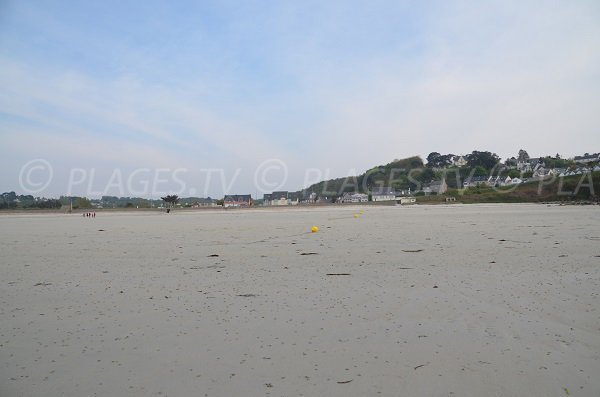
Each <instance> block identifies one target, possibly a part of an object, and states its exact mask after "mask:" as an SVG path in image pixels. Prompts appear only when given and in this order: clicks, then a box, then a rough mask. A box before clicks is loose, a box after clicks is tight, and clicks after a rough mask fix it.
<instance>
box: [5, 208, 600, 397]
mask: <svg viewBox="0 0 600 397" xmlns="http://www.w3.org/2000/svg"><path fill="white" fill-rule="evenodd" d="M359 211H361V207H343V208H339V207H335V208H334V207H331V208H315V209H300V208H297V209H293V210H292V209H290V210H260V211H254V210H244V211H198V212H190V211H186V212H178V211H174V212H173V213H171V214H169V215H166V214H164V213H148V212H143V213H134V212H127V213H110V214H103V213H99V214H98V215H97V217H96V218H95V219H86V218H83V217H81V216H80V215H75V214H73V215H51V214H36V215H14V216H13V215H6V216H2V217H0V252H1V262H0V270H1V274H2V278H1V281H0V368H1V370H0V395H1V396H192V395H193V396H265V395H272V396H325V395H328V396H376V395H381V396H400V395H402V396H474V397H475V396H476V397H481V396H544V397H546V396H565V395H572V396H595V397H597V396H599V395H600V377H599V376H598V375H599V374H600V301H599V294H600V208H599V207H597V206H594V207H592V206H590V207H574V206H570V207H559V206H546V205H529V204H526V205H471V206H465V205H451V206H415V207H368V208H364V213H362V214H360V215H359V216H358V218H355V217H354V216H353V215H354V214H356V213H358V212H359ZM312 225H317V226H318V227H319V228H320V231H319V232H318V233H314V234H311V233H310V227H311V226H312ZM328 274H329V275H328Z"/></svg>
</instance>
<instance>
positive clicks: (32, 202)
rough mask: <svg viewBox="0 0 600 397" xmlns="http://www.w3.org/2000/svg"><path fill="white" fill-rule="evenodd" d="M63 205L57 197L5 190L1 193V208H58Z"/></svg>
mask: <svg viewBox="0 0 600 397" xmlns="http://www.w3.org/2000/svg"><path fill="white" fill-rule="evenodd" d="M61 206H62V203H61V202H60V200H56V199H47V198H42V197H34V196H32V195H17V194H16V193H15V192H5V193H2V194H1V195H0V209H27V208H41V209H58V208H60V207H61Z"/></svg>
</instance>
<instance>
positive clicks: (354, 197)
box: [339, 193, 369, 203]
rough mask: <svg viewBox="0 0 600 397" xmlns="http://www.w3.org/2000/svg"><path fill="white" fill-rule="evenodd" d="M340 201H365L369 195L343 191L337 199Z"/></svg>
mask: <svg viewBox="0 0 600 397" xmlns="http://www.w3.org/2000/svg"><path fill="white" fill-rule="evenodd" d="M339 201H340V202H341V203H366V202H368V201H369V196H368V195H366V194H364V193H344V194H343V195H342V197H341V198H340V199H339Z"/></svg>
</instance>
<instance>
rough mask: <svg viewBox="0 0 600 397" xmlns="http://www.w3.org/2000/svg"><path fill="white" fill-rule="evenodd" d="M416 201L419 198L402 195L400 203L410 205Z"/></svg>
mask: <svg viewBox="0 0 600 397" xmlns="http://www.w3.org/2000/svg"><path fill="white" fill-rule="evenodd" d="M416 202H417V199H416V198H415V197H412V196H408V197H400V204H401V205H409V204H414V203H416Z"/></svg>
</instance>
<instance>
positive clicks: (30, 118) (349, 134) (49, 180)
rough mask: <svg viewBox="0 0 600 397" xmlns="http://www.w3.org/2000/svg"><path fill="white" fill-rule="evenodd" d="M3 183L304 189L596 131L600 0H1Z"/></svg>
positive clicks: (586, 141)
mask: <svg viewBox="0 0 600 397" xmlns="http://www.w3.org/2000/svg"><path fill="white" fill-rule="evenodd" d="M0 87H1V88H0V190H1V191H11V190H14V191H16V192H17V193H20V194H27V193H32V194H34V195H36V196H46V197H56V196H59V195H62V194H79V195H87V196H90V197H98V196H101V195H116V196H144V197H149V196H154V195H158V194H164V193H169V192H173V193H178V194H180V195H181V196H194V195H195V196H212V197H220V196H222V195H223V194H236V193H237V194H246V193H247V194H252V195H253V196H257V195H258V196H260V195H262V193H265V192H270V191H272V190H290V191H294V190H299V189H301V188H303V187H306V186H307V185H309V184H310V183H312V182H317V181H318V180H321V179H328V178H332V177H343V176H347V175H356V174H359V173H361V172H364V171H365V170H367V169H369V168H371V167H373V166H375V165H379V164H386V163H389V162H391V161H393V160H394V159H398V158H404V157H408V156H412V155H420V156H422V157H423V158H425V157H426V156H427V154H428V153H430V152H433V151H436V152H440V153H454V154H466V153H470V152H471V151H473V150H486V151H491V152H495V153H497V154H498V155H500V156H501V157H502V158H506V157H510V156H515V155H516V154H517V152H518V150H519V149H521V148H523V149H525V150H527V151H528V152H529V154H530V155H532V156H541V155H554V154H556V153H560V154H561V155H562V156H563V157H572V156H575V155H580V154H583V153H585V152H589V153H592V152H598V151H600V111H599V110H600V105H599V103H600V100H599V99H600V98H599V96H600V2H598V1H595V0H592V1H574V0H571V1H552V0H549V1H543V2H542V1H528V0H521V1H510V0H502V1H485V2H482V1H413V2H408V1H398V0H396V1H369V2H364V1H336V0H332V1H310V0H308V1H301V2H300V1H243V2H242V1H235V2H234V1H178V2H164V1H144V2H141V1H102V2H81V1H44V0H40V1H35V2H23V1H11V0H0Z"/></svg>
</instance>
